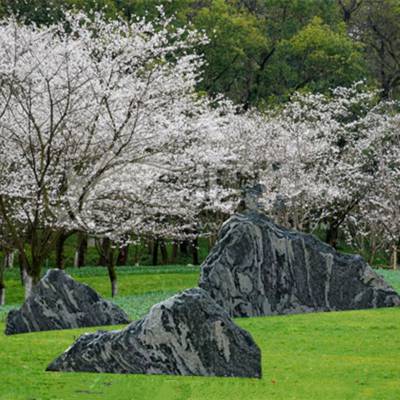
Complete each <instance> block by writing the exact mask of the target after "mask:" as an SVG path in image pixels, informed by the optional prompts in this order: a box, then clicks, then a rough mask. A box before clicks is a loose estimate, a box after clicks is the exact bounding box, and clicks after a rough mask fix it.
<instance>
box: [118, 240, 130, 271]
mask: <svg viewBox="0 0 400 400" xmlns="http://www.w3.org/2000/svg"><path fill="white" fill-rule="evenodd" d="M128 256H129V245H126V246H122V247H120V248H119V252H118V257H117V265H119V266H125V265H126V264H127V263H128Z"/></svg>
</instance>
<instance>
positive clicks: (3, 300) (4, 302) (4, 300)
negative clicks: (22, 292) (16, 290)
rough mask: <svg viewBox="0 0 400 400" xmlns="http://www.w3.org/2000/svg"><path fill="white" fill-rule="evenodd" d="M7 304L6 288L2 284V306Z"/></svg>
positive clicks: (0, 296) (0, 287)
mask: <svg viewBox="0 0 400 400" xmlns="http://www.w3.org/2000/svg"><path fill="white" fill-rule="evenodd" d="M5 304H6V287H5V286H4V284H2V283H0V306H4V305H5Z"/></svg>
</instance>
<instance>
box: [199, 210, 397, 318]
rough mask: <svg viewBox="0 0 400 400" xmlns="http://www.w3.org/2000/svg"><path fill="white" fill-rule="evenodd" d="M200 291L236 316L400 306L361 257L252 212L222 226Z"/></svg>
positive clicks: (204, 271)
mask: <svg viewBox="0 0 400 400" xmlns="http://www.w3.org/2000/svg"><path fill="white" fill-rule="evenodd" d="M199 286H200V287H202V288H203V289H205V290H206V291H207V292H208V293H209V294H210V295H211V297H213V298H214V299H215V300H216V301H217V303H218V304H220V305H221V306H222V307H223V308H224V309H225V310H226V311H227V312H228V313H229V315H230V316H232V317H251V316H259V315H275V314H290V313H302V312H312V311H333V310H352V309H364V308H375V307H392V306H398V305H400V296H399V295H398V294H397V293H396V292H395V291H394V289H392V288H391V287H390V286H389V285H388V284H386V282H385V281H384V280H383V279H382V278H381V277H379V276H378V275H377V274H376V273H375V272H374V271H373V270H372V269H371V268H370V267H369V266H368V264H367V263H366V262H365V261H364V260H363V259H362V258H361V257H360V256H358V255H345V254H341V253H338V252H337V251H336V250H335V249H333V248H332V247H331V246H329V245H327V244H325V243H323V242H321V241H320V240H318V239H317V238H315V237H314V236H312V235H308V234H304V233H300V232H296V231H290V230H287V229H285V228H282V227H279V226H277V225H275V224H274V223H273V222H271V221H270V220H269V219H268V218H267V217H266V216H264V215H263V214H262V213H260V212H257V211H254V210H253V211H248V212H245V213H243V214H237V215H234V216H233V217H231V218H230V219H229V220H228V221H227V222H226V223H225V224H224V225H223V227H222V229H221V232H220V235H219V240H218V242H217V244H216V246H215V247H214V249H213V250H212V251H211V253H210V254H209V256H208V257H207V259H206V260H205V262H204V263H203V265H202V268H201V277H200V285H199Z"/></svg>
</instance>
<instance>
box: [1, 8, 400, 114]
mask: <svg viewBox="0 0 400 400" xmlns="http://www.w3.org/2000/svg"><path fill="white" fill-rule="evenodd" d="M160 5H162V6H163V9H164V12H165V13H166V14H167V15H172V14H174V15H175V16H176V17H177V18H176V23H177V24H180V25H182V26H184V25H187V24H191V25H192V26H193V27H194V28H196V29H198V30H202V31H204V32H205V33H206V34H207V36H208V37H209V40H210V41H209V44H208V45H205V46H202V48H200V49H198V51H200V52H202V53H203V54H204V55H205V58H206V60H207V65H206V67H205V71H204V79H203V82H202V83H201V84H200V86H199V90H200V91H205V92H207V93H208V94H211V95H215V94H220V93H223V94H225V95H226V96H228V97H229V98H231V99H232V100H234V101H235V102H237V103H240V104H243V105H244V107H246V108H248V107H250V106H258V107H260V108H264V107H267V106H271V105H274V104H277V103H280V102H282V101H285V100H287V99H288V98H289V97H290V95H291V94H292V93H294V92H295V91H312V92H327V91H328V89H329V88H332V87H337V86H348V85H350V84H351V83H352V82H354V81H358V80H361V79H363V80H366V82H367V83H368V84H369V85H370V86H371V87H374V88H379V89H381V95H382V97H383V98H399V95H400V0H173V1H171V0H0V16H5V15H7V14H11V13H12V14H15V15H18V16H19V17H20V18H23V19H24V20H25V21H27V22H30V21H33V22H35V23H37V24H49V23H51V22H54V21H56V20H60V19H62V15H63V12H62V10H63V9H68V8H73V7H75V8H78V9H84V10H85V11H90V10H105V13H106V14H107V16H109V17H110V18H116V17H117V16H120V17H123V18H136V16H139V17H143V16H146V18H148V19H150V20H152V19H155V18H157V15H158V14H159V13H160V8H159V7H158V6H160Z"/></svg>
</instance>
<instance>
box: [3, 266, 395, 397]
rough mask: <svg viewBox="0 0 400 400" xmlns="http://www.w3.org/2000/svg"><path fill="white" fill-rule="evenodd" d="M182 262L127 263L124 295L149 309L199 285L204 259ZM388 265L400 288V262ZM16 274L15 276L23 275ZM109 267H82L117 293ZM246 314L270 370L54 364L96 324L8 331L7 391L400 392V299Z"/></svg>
mask: <svg viewBox="0 0 400 400" xmlns="http://www.w3.org/2000/svg"><path fill="white" fill-rule="evenodd" d="M163 268H164V267H163ZM179 268H186V267H169V268H167V269H166V270H164V269H163V270H162V271H157V269H151V268H150V269H143V270H136V269H134V268H130V269H128V268H126V269H124V270H121V272H120V274H119V282H120V287H121V290H122V288H124V290H123V291H122V293H128V294H129V295H124V296H123V295H121V296H119V297H117V298H116V299H115V302H116V303H118V304H119V305H121V306H122V307H123V308H124V309H125V310H126V311H127V312H128V313H129V314H130V316H131V317H132V318H133V319H136V318H139V317H141V316H142V315H143V314H144V313H146V312H147V310H148V308H149V307H150V306H151V305H152V304H154V303H156V302H158V301H160V300H162V299H164V298H167V297H169V296H170V295H171V294H173V293H175V292H177V291H179V290H182V289H183V288H184V287H192V286H195V285H196V283H197V279H198V268H194V269H193V270H190V269H183V270H181V271H179ZM156 271H157V272H156ZM379 272H380V273H382V274H383V275H385V277H386V279H387V280H389V281H390V283H391V284H392V285H393V286H394V287H395V288H396V289H397V290H399V291H400V272H395V271H379ZM74 273H75V272H74ZM12 274H13V273H11V274H10V275H8V278H7V279H8V280H9V282H11V281H13V280H15V278H16V276H13V275H12ZM104 275H106V271H104V270H102V269H99V268H94V269H86V268H85V269H82V270H78V271H76V275H75V276H76V277H77V279H79V280H82V281H85V282H86V283H89V284H90V285H92V286H93V287H95V288H96V289H98V290H100V291H104V292H105V293H104V294H107V292H108V282H107V278H106V277H105V276H104ZM103 281H104V282H103ZM103 283H104V284H103ZM9 296H11V293H10V294H9ZM236 323H237V324H239V325H240V326H242V327H243V328H244V329H247V330H248V331H249V332H251V334H252V335H253V337H254V339H255V340H256V342H257V344H258V345H259V346H260V348H261V351H262V357H263V361H262V362H263V378H262V379H260V380H256V379H236V378H202V377H178V376H142V375H115V374H87V373H55V372H45V368H46V366H47V365H48V364H49V363H50V362H51V361H52V360H53V359H54V358H55V357H56V356H57V355H59V354H60V353H61V352H63V351H64V350H65V349H66V348H67V347H68V346H70V345H71V343H72V342H73V341H74V340H75V339H76V338H77V337H78V336H79V335H80V334H82V333H84V332H92V331H95V330H96V328H85V329H79V330H65V331H54V332H40V333H32V334H24V335H15V336H11V337H6V336H4V334H3V333H0V400H34V399H35V400H50V399H51V400H74V399H88V400H89V399H90V400H92V399H93V400H96V399H107V400H109V399H110V400H112V399H121V398H123V399H138V398H140V399H143V400H147V399H149V400H156V399H165V400H169V399H171V400H197V399H201V400H203V399H210V400H219V399H221V400H222V399H229V400H239V399H240V400H241V399H246V400H247V399H248V400H264V399H265V400H269V399H282V400H291V399H304V400H314V399H315V400H321V399H324V400H346V399H355V400H358V399H359V400H361V399H362V400H364V399H371V400H398V399H400V379H399V377H400V308H396V309H380V310H365V311H349V312H332V313H314V314H304V315H291V316H278V317H262V318H248V319H237V320H236ZM113 328H115V327H106V328H104V327H103V328H102V329H113ZM0 331H1V332H3V331H4V323H3V322H1V323H0Z"/></svg>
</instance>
